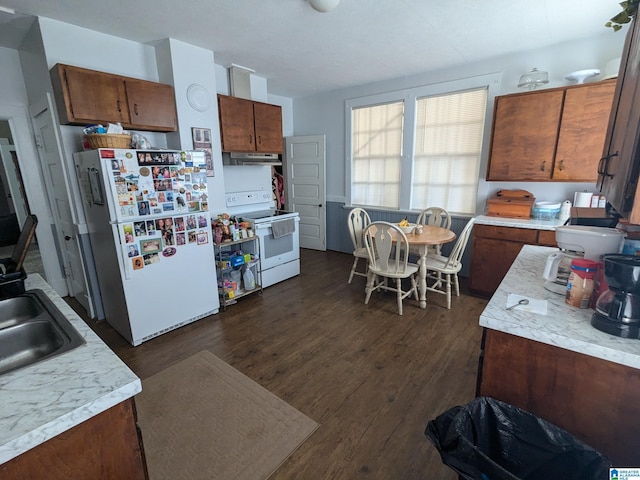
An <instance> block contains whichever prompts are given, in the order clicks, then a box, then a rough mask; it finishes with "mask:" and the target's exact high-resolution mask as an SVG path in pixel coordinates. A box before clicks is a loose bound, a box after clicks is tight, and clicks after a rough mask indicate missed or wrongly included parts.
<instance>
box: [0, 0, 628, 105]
mask: <svg viewBox="0 0 640 480" xmlns="http://www.w3.org/2000/svg"><path fill="white" fill-rule="evenodd" d="M618 2H619V0H488V1H481V0H480V1H479V0H447V1H444V0H440V1H438V0H431V1H430V0H342V2H341V4H340V5H339V6H338V7H337V8H336V9H335V10H333V11H332V12H329V13H319V12H316V11H315V10H313V9H312V8H311V7H310V5H309V4H308V3H307V1H306V0H190V1H180V0H0V6H4V7H10V8H13V9H15V10H16V12H18V13H21V14H25V15H37V16H43V17H48V18H52V19H55V20H59V21H62V22H66V23H71V24H74V25H79V26H82V27H86V28H89V29H91V30H95V31H99V32H104V33H109V34H112V35H115V36H117V37H122V38H126V39H129V40H133V41H137V42H141V43H148V44H153V43H154V42H157V41H159V40H162V39H164V38H167V37H171V38H175V39H177V40H180V41H183V42H186V43H189V44H193V45H197V46H200V47H203V48H206V49H209V50H212V51H213V52H215V61H216V63H217V64H219V65H225V66H227V65H228V64H230V63H235V64H237V65H241V66H243V67H247V68H250V69H253V70H255V72H256V75H259V76H261V77H265V78H267V82H268V83H267V85H268V90H269V92H270V93H272V94H276V95H282V96H286V97H292V98H297V97H302V96H307V95H311V94H315V93H319V92H324V91H330V90H334V89H337V88H342V87H347V86H353V85H360V84H365V83H370V82H375V81H379V80H387V79H391V78H397V77H402V76H408V75H412V74H416V73H422V72H428V71H431V70H438V69H442V68H446V67H451V66H455V65H463V64H466V63H471V62H475V61H478V60H483V59H487V58H491V57H496V56H501V55H505V54H512V53H517V52H522V51H527V50H532V49H536V48H541V47H547V46H550V45H555V44H558V43H563V42H567V41H572V40H577V39H581V38H587V37H594V36H597V35H603V34H610V35H624V34H625V32H626V29H625V30H622V31H621V32H617V33H613V31H612V30H611V29H606V28H605V27H604V23H605V22H606V21H607V20H608V19H609V18H611V17H613V16H614V15H615V14H617V13H618V12H619V11H620V7H619V5H618ZM8 20H9V21H8ZM28 21H29V18H26V17H25V16H24V15H17V16H8V15H6V14H1V15H0V46H5V47H9V48H17V45H18V42H19V39H20V35H23V34H24V32H25V31H26V28H28V25H29V23H28ZM87 48H94V49H95V46H92V47H90V46H87ZM98 50H99V49H98ZM123 53H126V52H123Z"/></svg>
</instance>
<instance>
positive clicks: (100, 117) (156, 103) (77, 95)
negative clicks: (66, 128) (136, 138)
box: [51, 64, 178, 132]
mask: <svg viewBox="0 0 640 480" xmlns="http://www.w3.org/2000/svg"><path fill="white" fill-rule="evenodd" d="M51 81H52V84H53V91H54V96H55V99H56V104H57V107H58V115H59V117H60V121H61V122H62V123H64V124H70V125H87V124H95V123H101V124H107V123H121V124H122V126H123V127H125V128H130V129H136V130H150V131H158V132H173V131H176V130H177V128H178V123H177V115H176V104H175V95H174V91H173V87H172V86H171V85H166V84H162V83H156V82H149V81H145V80H139V79H135V78H129V77H123V76H121V75H112V74H109V73H104V72H98V71H95V70H89V69H86V68H79V67H73V66H71V65H62V64H57V65H55V66H54V67H53V68H52V69H51Z"/></svg>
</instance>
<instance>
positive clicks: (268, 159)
mask: <svg viewBox="0 0 640 480" xmlns="http://www.w3.org/2000/svg"><path fill="white" fill-rule="evenodd" d="M229 157H230V158H231V163H232V164H234V165H276V166H277V165H282V160H281V159H280V155H278V154H277V153H253V152H246V153H244V152H231V153H230V154H229Z"/></svg>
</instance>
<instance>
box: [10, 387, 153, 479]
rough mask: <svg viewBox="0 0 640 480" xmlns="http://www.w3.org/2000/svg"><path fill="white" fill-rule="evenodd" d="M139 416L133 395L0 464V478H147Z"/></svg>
mask: <svg viewBox="0 0 640 480" xmlns="http://www.w3.org/2000/svg"><path fill="white" fill-rule="evenodd" d="M136 421H137V420H136V411H135V403H134V401H133V399H132V398H131V399H129V400H126V401H124V402H122V403H119V404H118V405H115V406H114V407H111V408H110V409H109V410H106V411H104V412H102V413H100V414H98V415H96V416H95V417H92V418H90V419H89V420H87V421H85V422H83V423H81V424H79V425H76V426H75V427H73V428H71V429H70V430H67V431H66V432H63V433H61V434H60V435H58V436H57V437H54V438H52V439H50V440H48V441H46V442H45V443H43V444H41V445H38V446H37V447H34V448H32V449H31V450H29V451H27V452H25V453H23V454H22V455H19V456H18V457H16V458H14V459H12V460H9V461H8V462H6V463H4V464H2V465H0V478H2V479H3V480H18V479H20V480H23V479H27V478H33V479H36V478H43V479H44V478H46V479H47V480H57V479H65V480H72V479H89V478H91V479H101V480H110V479H113V480H121V479H127V480H145V479H148V478H149V477H148V474H147V465H146V462H145V458H144V450H143V447H142V436H141V435H140V430H139V428H138V426H137V423H136Z"/></svg>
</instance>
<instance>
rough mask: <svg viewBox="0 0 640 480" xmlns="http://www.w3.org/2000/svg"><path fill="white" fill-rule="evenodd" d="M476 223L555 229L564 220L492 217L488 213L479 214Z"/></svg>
mask: <svg viewBox="0 0 640 480" xmlns="http://www.w3.org/2000/svg"><path fill="white" fill-rule="evenodd" d="M475 223H476V225H477V224H481V225H495V226H497V227H517V228H532V229H535V230H555V229H556V227H559V226H561V225H564V222H562V221H560V220H558V219H555V220H534V219H533V218H504V217H490V216H488V215H478V216H477V217H476V221H475Z"/></svg>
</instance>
